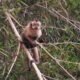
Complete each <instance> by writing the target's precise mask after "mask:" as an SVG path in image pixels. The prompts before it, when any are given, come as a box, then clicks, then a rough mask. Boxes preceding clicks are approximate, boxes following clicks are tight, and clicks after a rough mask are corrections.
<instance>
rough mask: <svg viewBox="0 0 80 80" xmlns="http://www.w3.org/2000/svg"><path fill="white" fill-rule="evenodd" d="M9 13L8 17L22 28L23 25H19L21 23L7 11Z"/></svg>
mask: <svg viewBox="0 0 80 80" xmlns="http://www.w3.org/2000/svg"><path fill="white" fill-rule="evenodd" d="M9 15H10V17H11V18H12V19H13V20H14V21H15V22H16V23H17V24H18V25H19V26H21V27H22V29H23V25H21V24H20V23H19V22H18V20H16V19H15V18H14V17H13V16H12V15H11V14H10V13H9Z"/></svg>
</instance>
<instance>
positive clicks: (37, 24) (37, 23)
mask: <svg viewBox="0 0 80 80" xmlns="http://www.w3.org/2000/svg"><path fill="white" fill-rule="evenodd" d="M30 28H31V29H36V30H38V29H41V22H40V21H39V20H33V21H31V22H30Z"/></svg>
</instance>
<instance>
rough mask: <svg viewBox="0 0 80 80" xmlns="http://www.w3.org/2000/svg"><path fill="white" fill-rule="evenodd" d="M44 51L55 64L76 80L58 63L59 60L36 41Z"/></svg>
mask: <svg viewBox="0 0 80 80" xmlns="http://www.w3.org/2000/svg"><path fill="white" fill-rule="evenodd" d="M37 44H38V45H39V46H40V47H41V48H42V49H43V50H44V51H45V52H46V54H47V55H48V56H49V57H50V58H51V59H53V60H54V61H55V62H56V63H57V65H59V66H60V67H61V68H62V69H63V70H64V71H65V72H66V73H67V74H68V75H69V76H70V77H71V78H72V79H73V80H76V79H75V77H73V76H72V75H71V74H70V73H69V72H68V71H67V70H66V69H65V68H64V67H63V66H62V65H61V64H60V63H59V61H58V60H57V59H56V58H55V57H53V56H52V55H51V54H50V53H49V52H48V51H47V50H46V49H45V48H44V47H43V46H42V45H41V44H39V43H37Z"/></svg>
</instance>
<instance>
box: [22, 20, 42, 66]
mask: <svg viewBox="0 0 80 80" xmlns="http://www.w3.org/2000/svg"><path fill="white" fill-rule="evenodd" d="M41 27H42V26H41V22H40V21H39V20H33V21H30V22H29V23H28V24H27V26H26V27H25V28H24V30H23V32H22V40H23V43H24V45H25V46H26V48H27V49H28V50H30V53H32V57H33V59H34V61H35V63H36V64H39V63H40V59H39V51H38V47H37V43H36V42H37V40H38V39H39V38H40V37H41V35H42V30H41ZM29 63H30V62H29ZM29 67H30V65H29Z"/></svg>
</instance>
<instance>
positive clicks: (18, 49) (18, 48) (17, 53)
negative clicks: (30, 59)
mask: <svg viewBox="0 0 80 80" xmlns="http://www.w3.org/2000/svg"><path fill="white" fill-rule="evenodd" d="M19 51H20V43H19V44H18V47H17V52H16V56H15V58H14V60H13V63H12V64H11V67H10V69H9V71H8V73H7V75H6V77H5V80H7V79H8V77H9V75H10V73H11V71H12V69H13V67H14V64H15V63H16V60H17V58H18V55H19Z"/></svg>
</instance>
